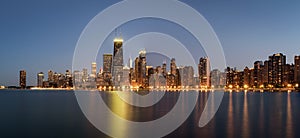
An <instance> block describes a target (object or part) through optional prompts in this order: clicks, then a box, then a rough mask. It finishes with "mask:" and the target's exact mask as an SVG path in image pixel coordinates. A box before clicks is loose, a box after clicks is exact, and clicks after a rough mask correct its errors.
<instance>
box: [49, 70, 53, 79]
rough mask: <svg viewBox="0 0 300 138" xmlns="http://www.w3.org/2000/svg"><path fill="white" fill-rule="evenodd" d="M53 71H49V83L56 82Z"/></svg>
mask: <svg viewBox="0 0 300 138" xmlns="http://www.w3.org/2000/svg"><path fill="white" fill-rule="evenodd" d="M53 75H54V74H53V71H52V70H48V81H49V82H53V81H54V78H53V77H54V76H53Z"/></svg>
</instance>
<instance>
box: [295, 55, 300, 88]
mask: <svg viewBox="0 0 300 138" xmlns="http://www.w3.org/2000/svg"><path fill="white" fill-rule="evenodd" d="M294 60H295V67H294V82H295V83H296V84H298V85H300V56H295V58H294Z"/></svg>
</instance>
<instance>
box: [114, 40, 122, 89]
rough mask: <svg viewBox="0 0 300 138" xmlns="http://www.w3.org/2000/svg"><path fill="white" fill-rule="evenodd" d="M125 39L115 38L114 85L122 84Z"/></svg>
mask: <svg viewBox="0 0 300 138" xmlns="http://www.w3.org/2000/svg"><path fill="white" fill-rule="evenodd" d="M122 47H123V39H122V38H115V39H114V53H113V71H112V77H113V84H114V86H120V82H121V80H122V77H123V71H122V70H123V48H122Z"/></svg>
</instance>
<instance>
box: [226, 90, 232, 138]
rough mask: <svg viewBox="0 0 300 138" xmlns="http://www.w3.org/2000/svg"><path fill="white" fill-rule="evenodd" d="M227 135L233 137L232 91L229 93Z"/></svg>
mask: <svg viewBox="0 0 300 138" xmlns="http://www.w3.org/2000/svg"><path fill="white" fill-rule="evenodd" d="M227 120H228V123H227V136H228V137H234V122H233V104H232V92H230V93H229V104H228V119H227Z"/></svg>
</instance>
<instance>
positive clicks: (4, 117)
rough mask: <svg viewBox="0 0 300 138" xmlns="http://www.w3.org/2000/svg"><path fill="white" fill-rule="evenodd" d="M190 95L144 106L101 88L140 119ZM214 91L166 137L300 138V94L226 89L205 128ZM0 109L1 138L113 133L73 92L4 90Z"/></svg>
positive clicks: (115, 107)
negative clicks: (104, 128) (82, 107)
mask: <svg viewBox="0 0 300 138" xmlns="http://www.w3.org/2000/svg"><path fill="white" fill-rule="evenodd" d="M94 93H95V94H97V93H96V92H94ZM185 93H186V92H185ZM185 93H179V92H167V93H166V94H165V96H164V97H163V98H162V100H161V101H160V102H158V103H157V104H155V105H154V106H151V107H147V108H138V107H135V106H130V105H128V104H126V103H124V102H121V101H120V100H119V99H118V98H117V97H116V95H115V94H114V93H111V92H100V94H101V96H102V98H103V99H104V100H105V103H106V104H107V105H108V106H109V107H110V108H111V110H112V111H113V112H114V113H116V114H118V115H119V116H121V117H123V118H125V119H127V120H132V121H138V122H144V121H150V120H153V119H157V118H160V117H162V116H164V115H165V114H167V113H168V112H169V111H170V110H171V109H172V107H173V105H174V104H175V103H176V101H177V99H178V96H179V94H185ZM208 95H209V93H208V92H200V93H199V97H198V101H197V104H196V107H195V109H194V110H193V112H192V114H191V115H190V116H189V118H188V119H187V120H186V121H185V122H184V123H183V124H182V125H181V126H180V127H179V128H177V129H176V130H175V131H174V132H172V133H171V134H169V135H167V136H166V137H300V131H299V129H300V93H298V92H291V93H286V92H273V93H270V92H264V93H259V92H247V93H245V92H238V93H237V92H232V93H225V94H224V98H223V101H222V103H221V106H220V108H219V110H218V112H217V113H216V115H215V117H214V118H213V119H212V120H211V121H210V122H209V124H207V125H206V126H205V127H203V128H199V127H198V121H199V118H200V116H201V113H202V110H203V108H204V105H205V102H206V100H207V98H208ZM0 109H1V110H0V137H108V136H106V135H105V134H103V133H101V132H100V131H99V130H97V129H96V128H95V127H94V126H93V125H92V124H91V123H90V122H89V121H88V120H87V119H86V118H85V116H84V115H83V113H82V112H81V110H80V108H79V105H78V103H77V101H76V97H75V95H74V93H73V92H72V91H30V90H1V91H0ZM95 110H96V109H95ZM110 125H113V124H110ZM113 127H114V126H113ZM115 127H117V126H115ZM297 130H298V131H297ZM149 131H151V130H149Z"/></svg>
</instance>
